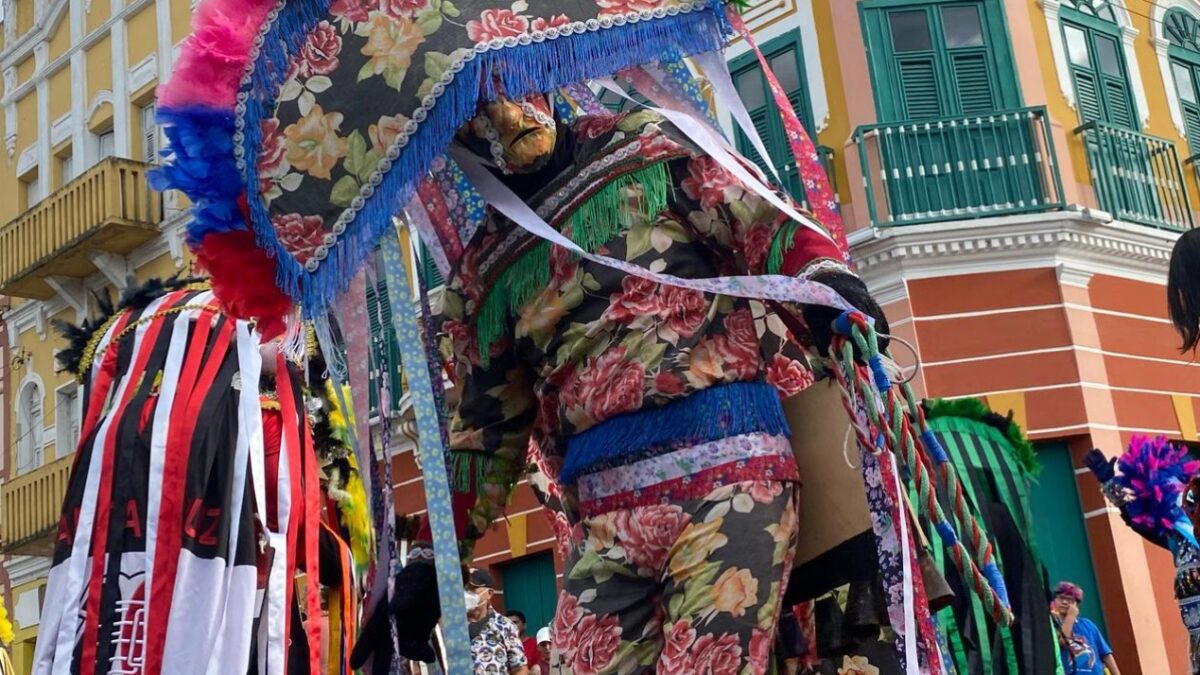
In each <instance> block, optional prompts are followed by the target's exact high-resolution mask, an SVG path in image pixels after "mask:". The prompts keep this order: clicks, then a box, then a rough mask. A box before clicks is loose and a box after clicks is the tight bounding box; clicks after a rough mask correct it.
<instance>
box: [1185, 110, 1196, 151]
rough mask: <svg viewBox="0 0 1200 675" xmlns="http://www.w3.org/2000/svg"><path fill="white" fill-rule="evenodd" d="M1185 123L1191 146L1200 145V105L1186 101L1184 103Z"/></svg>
mask: <svg viewBox="0 0 1200 675" xmlns="http://www.w3.org/2000/svg"><path fill="white" fill-rule="evenodd" d="M1183 123H1184V127H1185V128H1186V129H1187V134H1188V142H1189V144H1190V146H1189V147H1193V148H1198V147H1200V107H1197V106H1195V105H1192V104H1190V103H1185V104H1184V105H1183ZM1192 154H1196V153H1194V152H1193V153H1192Z"/></svg>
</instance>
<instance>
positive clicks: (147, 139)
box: [139, 101, 162, 164]
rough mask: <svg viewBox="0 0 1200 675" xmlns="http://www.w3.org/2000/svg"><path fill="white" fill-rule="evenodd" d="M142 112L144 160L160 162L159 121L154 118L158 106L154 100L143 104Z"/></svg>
mask: <svg viewBox="0 0 1200 675" xmlns="http://www.w3.org/2000/svg"><path fill="white" fill-rule="evenodd" d="M139 110H140V112H141V131H142V161H143V162H146V163H147V164H157V163H158V153H159V150H161V149H162V144H161V143H160V138H161V136H160V134H159V131H158V123H157V122H156V121H155V119H154V114H155V110H156V106H155V104H154V102H153V101H151V102H150V103H147V104H146V105H144V106H142V107H141V108H140V109H139Z"/></svg>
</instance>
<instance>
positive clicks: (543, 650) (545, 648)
mask: <svg viewBox="0 0 1200 675" xmlns="http://www.w3.org/2000/svg"><path fill="white" fill-rule="evenodd" d="M551 642H552V638H551V635H550V627H549V626H543V627H542V628H541V629H539V630H538V632H537V650H538V656H539V657H540V664H539V666H538V668H539V671H538V675H549V674H550V665H551V661H550V644H551Z"/></svg>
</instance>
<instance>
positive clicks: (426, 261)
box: [420, 242, 446, 290]
mask: <svg viewBox="0 0 1200 675" xmlns="http://www.w3.org/2000/svg"><path fill="white" fill-rule="evenodd" d="M420 256H421V280H422V281H423V282H424V284H425V288H426V290H430V289H434V288H437V287H438V286H444V285H445V284H446V280H445V279H443V278H442V273H441V272H439V271H438V268H437V265H435V264H433V257H432V256H431V255H430V253H429V249H428V248H426V247H425V242H421V249H420Z"/></svg>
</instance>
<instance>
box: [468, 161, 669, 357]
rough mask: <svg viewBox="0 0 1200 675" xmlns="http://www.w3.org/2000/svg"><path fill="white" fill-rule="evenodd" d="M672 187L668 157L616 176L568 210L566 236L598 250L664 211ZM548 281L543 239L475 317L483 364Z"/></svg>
mask: <svg viewBox="0 0 1200 675" xmlns="http://www.w3.org/2000/svg"><path fill="white" fill-rule="evenodd" d="M632 186H641V188H642V193H643V194H642V199H641V200H637V201H633V200H630V199H627V198H626V197H625V195H624V192H625V190H626V188H629V187H632ZM671 190H672V186H671V182H670V174H669V173H668V172H667V164H666V163H665V162H659V163H657V164H652V165H650V166H646V167H642V168H640V169H638V170H636V171H631V172H630V173H627V174H624V175H621V176H618V177H617V178H615V179H613V180H611V181H609V182H608V183H607V184H605V185H604V187H602V188H600V189H599V190H597V191H596V193H595V194H593V195H592V196H591V197H589V198H588V199H587V201H585V202H584V203H583V204H580V205H579V207H578V208H576V209H575V211H574V212H573V213H572V214H571V216H570V223H571V228H570V230H571V231H570V232H569V233H568V236H569V237H570V239H571V241H573V242H575V244H576V245H577V246H579V248H582V249H583V250H585V251H587V252H588V253H595V252H596V251H598V250H600V247H601V246H604V245H605V244H607V243H608V242H610V241H612V240H613V239H615V238H616V237H617V236H618V235H620V234H621V232H622V230H625V229H627V228H628V227H629V226H630V225H632V224H633V223H634V222H648V221H650V220H651V219H653V218H655V217H656V216H658V214H660V213H662V212H663V211H665V210H666V209H667V207H668V206H669V202H668V198H669V194H670V192H671ZM631 207H632V208H631ZM549 284H550V243H549V242H539V243H538V244H536V245H535V246H534V247H533V248H532V249H530V250H529V251H526V252H525V254H524V255H522V256H521V257H520V258H519V259H517V261H516V262H514V263H513V264H512V265H510V266H509V267H508V269H506V270H504V272H503V273H502V274H501V275H500V277H499V278H498V279H497V280H496V284H495V285H494V286H492V288H491V289H490V290H489V291H488V294H487V297H485V298H484V300H483V303H482V305H481V306H480V308H479V312H478V315H477V316H476V318H475V336H476V339H477V341H478V343H479V362H480V364H481V365H483V366H484V367H485V368H486V367H487V366H488V365H489V363H490V362H491V358H490V352H491V348H492V345H494V344H495V343H496V341H497V340H499V339H500V337H501V336H503V335H504V332H505V328H506V326H507V324H508V321H509V318H510V317H515V316H516V315H517V313H518V312H519V311H520V310H521V307H524V306H525V304H526V303H528V302H529V301H530V300H532V299H533V298H534V297H536V296H537V294H538V293H540V292H541V291H542V289H544V288H546V286H548V285H549Z"/></svg>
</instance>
